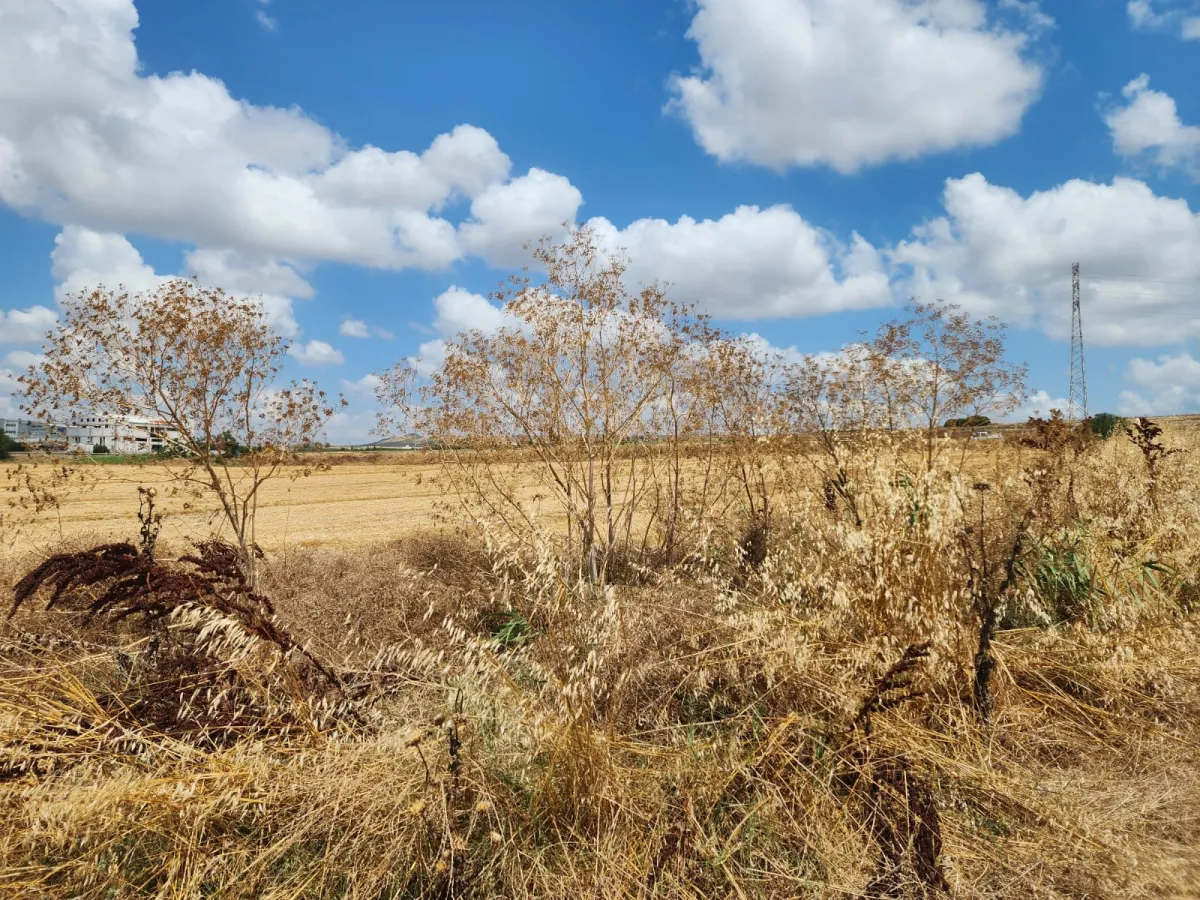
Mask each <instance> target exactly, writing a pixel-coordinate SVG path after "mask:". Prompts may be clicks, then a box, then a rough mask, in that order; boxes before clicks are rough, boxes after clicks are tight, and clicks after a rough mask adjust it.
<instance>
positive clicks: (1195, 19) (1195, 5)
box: [1125, 0, 1200, 41]
mask: <svg viewBox="0 0 1200 900" xmlns="http://www.w3.org/2000/svg"><path fill="white" fill-rule="evenodd" d="M1125 9H1126V11H1127V12H1128V13H1129V22H1130V24H1131V25H1133V27H1134V28H1136V29H1138V30H1139V31H1166V32H1174V33H1175V34H1176V35H1177V36H1178V37H1179V38H1181V39H1182V40H1185V41H1200V2H1196V0H1129V2H1128V3H1127V4H1126V7H1125Z"/></svg>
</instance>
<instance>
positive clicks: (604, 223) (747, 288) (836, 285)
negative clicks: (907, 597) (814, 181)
mask: <svg viewBox="0 0 1200 900" xmlns="http://www.w3.org/2000/svg"><path fill="white" fill-rule="evenodd" d="M588 224H589V225H590V226H591V227H592V228H593V229H595V232H596V236H597V239H598V240H599V241H600V243H601V245H602V246H603V247H605V248H607V249H609V250H616V249H619V248H623V249H624V250H625V251H626V252H627V254H628V256H629V261H630V267H629V270H628V272H627V276H626V277H627V280H628V281H629V282H630V283H631V286H632V285H636V284H645V283H649V282H651V281H654V280H659V281H662V282H666V283H667V284H668V285H669V287H670V295H671V296H672V297H673V298H675V299H677V300H681V301H686V302H695V303H696V304H698V305H699V306H700V307H701V308H703V309H705V310H707V311H708V312H711V313H713V314H714V315H718V316H721V317H724V318H733V319H766V318H773V317H796V316H808V315H816V314H820V313H831V312H838V311H841V310H846V309H863V308H867V307H872V306H884V305H886V304H888V303H889V302H890V299H891V294H890V291H889V289H888V276H887V274H886V272H885V270H884V266H883V263H882V261H881V259H880V257H879V254H878V252H877V251H876V250H875V248H874V247H872V246H871V245H870V244H869V243H868V242H867V241H865V240H864V239H862V238H861V237H859V236H858V235H854V236H853V237H852V239H851V242H850V244H849V245H848V246H846V245H843V244H841V243H839V242H838V241H837V240H836V239H834V238H833V236H832V235H829V234H828V233H826V232H823V231H821V230H819V229H817V228H815V227H813V226H812V225H810V224H809V223H808V222H806V221H805V220H804V219H803V218H802V217H801V216H800V215H799V214H798V213H796V212H795V211H794V210H793V209H791V208H790V207H787V206H772V207H769V208H767V209H759V208H758V207H755V206H742V207H739V208H738V209H737V210H735V211H734V212H732V213H729V214H728V215H725V216H722V217H721V218H720V219H704V220H702V221H697V220H696V219H693V218H690V217H688V216H683V217H682V218H680V219H679V220H678V221H677V222H675V223H673V224H672V223H670V222H667V221H665V220H663V219H639V220H637V221H636V222H633V223H631V224H630V225H628V226H627V227H625V228H623V229H619V228H617V227H616V226H615V225H613V224H612V223H611V222H609V221H608V220H607V219H603V218H596V219H592V220H591V221H590V222H589V223H588Z"/></svg>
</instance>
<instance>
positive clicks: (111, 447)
mask: <svg viewBox="0 0 1200 900" xmlns="http://www.w3.org/2000/svg"><path fill="white" fill-rule="evenodd" d="M2 421H3V426H4V433H5V434H6V435H8V436H9V437H10V438H12V439H13V440H14V441H18V442H20V443H22V444H26V445H28V446H30V447H37V446H42V447H45V448H46V449H48V450H55V451H63V450H65V451H67V452H73V453H89V454H90V453H92V452H93V450H94V449H95V448H96V447H104V448H105V449H106V450H108V452H109V453H154V452H155V451H158V450H166V449H169V448H170V447H172V446H174V445H175V444H176V443H177V442H178V440H179V432H178V431H176V430H175V429H173V428H171V427H170V426H169V425H168V424H167V423H166V422H164V421H162V420H161V419H148V418H141V417H137V416H126V417H120V418H118V417H113V416H95V415H88V416H78V417H75V418H73V419H72V420H71V421H70V424H68V425H46V424H44V423H41V422H33V421H30V420H28V419H4V420H2Z"/></svg>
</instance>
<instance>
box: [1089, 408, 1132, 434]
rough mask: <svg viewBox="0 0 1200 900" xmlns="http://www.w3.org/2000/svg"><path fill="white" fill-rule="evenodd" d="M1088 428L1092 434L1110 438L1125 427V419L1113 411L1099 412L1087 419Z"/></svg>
mask: <svg viewBox="0 0 1200 900" xmlns="http://www.w3.org/2000/svg"><path fill="white" fill-rule="evenodd" d="M1086 424H1087V428H1088V431H1090V432H1091V433H1092V434H1094V435H1097V436H1098V437H1102V438H1104V440H1108V439H1109V438H1110V437H1112V436H1113V435H1114V434H1116V433H1117V432H1118V431H1123V430H1124V429H1125V420H1124V419H1123V418H1122V417H1121V416H1118V415H1115V414H1113V413H1106V412H1105V413H1097V414H1096V415H1094V416H1092V417H1091V418H1090V419H1088V420H1087V423H1086Z"/></svg>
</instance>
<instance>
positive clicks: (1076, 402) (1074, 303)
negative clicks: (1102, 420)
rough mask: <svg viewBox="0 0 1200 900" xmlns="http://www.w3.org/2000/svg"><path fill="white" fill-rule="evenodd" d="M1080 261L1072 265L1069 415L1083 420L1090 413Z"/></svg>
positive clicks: (1077, 419)
mask: <svg viewBox="0 0 1200 900" xmlns="http://www.w3.org/2000/svg"><path fill="white" fill-rule="evenodd" d="M1079 301H1080V289H1079V263H1075V265H1073V266H1072V267H1071V391H1070V393H1069V394H1068V395H1067V396H1068V397H1069V401H1068V402H1069V404H1070V405H1069V406H1068V408H1067V416H1068V417H1069V418H1070V419H1071V420H1072V421H1076V422H1078V421H1082V420H1084V419H1086V418H1087V415H1088V402H1087V374H1086V372H1085V371H1084V366H1083V315H1082V313H1081V312H1080V303H1079Z"/></svg>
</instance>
